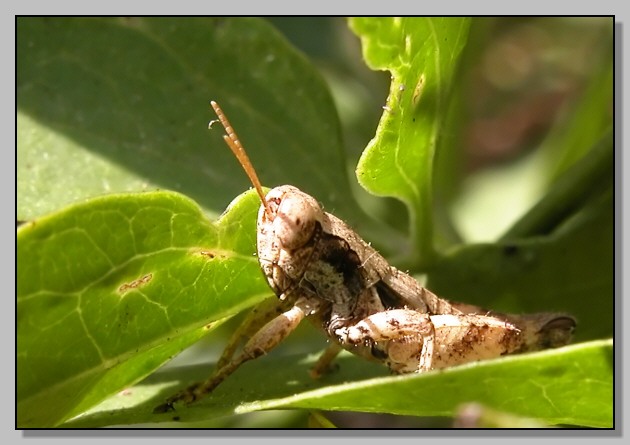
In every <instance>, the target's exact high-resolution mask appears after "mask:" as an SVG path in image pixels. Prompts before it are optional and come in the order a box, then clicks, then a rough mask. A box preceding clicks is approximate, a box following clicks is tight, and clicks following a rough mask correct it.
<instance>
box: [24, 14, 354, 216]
mask: <svg viewBox="0 0 630 445" xmlns="http://www.w3.org/2000/svg"><path fill="white" fill-rule="evenodd" d="M210 100H215V101H217V102H219V104H220V105H221V106H222V107H223V109H224V111H225V113H226V114H227V116H228V118H229V119H230V120H231V122H232V124H233V126H234V128H235V129H236V131H237V133H238V134H239V136H240V138H241V141H242V143H243V145H244V146H245V148H246V149H247V150H248V152H249V155H250V158H251V159H252V162H253V164H254V166H255V168H256V169H257V170H258V173H259V176H260V178H261V181H262V182H263V184H264V185H269V186H277V185H282V184H293V185H295V186H297V187H299V188H301V189H303V190H304V191H306V192H307V193H309V194H311V195H313V196H316V197H317V198H318V199H319V200H321V201H322V202H324V203H325V205H326V207H327V208H328V209H329V210H332V211H334V212H335V213H336V214H338V215H340V216H343V217H344V218H346V219H351V220H353V222H356V223H365V221H366V218H360V217H359V216H358V214H357V213H358V207H357V206H356V203H355V202H354V200H353V199H352V193H351V192H350V188H349V183H348V176H347V171H346V159H345V155H344V153H343V151H342V148H341V136H340V128H339V120H338V117H337V112H336V110H335V107H334V105H333V102H332V99H331V97H330V93H329V91H328V88H327V86H326V84H325V83H324V81H323V79H322V78H321V76H320V75H319V73H318V72H317V71H316V69H315V68H314V67H313V66H312V65H311V64H310V63H309V62H308V60H307V59H306V58H305V57H303V56H302V55H301V54H300V53H298V52H297V51H296V50H295V49H294V48H293V47H292V46H291V45H290V44H289V43H288V42H287V41H286V40H285V39H284V38H283V37H282V36H281V35H280V34H279V33H278V32H277V31H276V30H275V29H274V28H273V27H272V26H271V25H269V24H268V23H267V22H266V21H264V20H261V19H255V18H234V19H232V18H208V17H206V18H161V17H152V18H141V17H135V18H76V17H75V18H60V17H48V18H38V17H20V18H18V20H17V107H18V122H17V139H18V156H17V157H18V162H17V177H18V183H17V191H18V193H17V196H18V219H20V220H30V219H32V218H35V217H37V216H40V215H43V214H46V213H48V212H51V211H54V210H57V209H59V208H60V207H62V206H64V205H66V204H69V203H72V202H75V201H76V200H78V199H83V198H86V197H91V196H95V195H100V194H103V193H112V192H124V191H139V190H142V191H144V190H154V189H169V190H174V191H179V192H181V193H184V194H186V195H187V196H189V197H190V198H192V199H194V200H195V201H196V202H198V203H199V204H200V205H201V206H202V207H203V208H204V209H205V210H206V211H208V212H209V213H210V214H214V215H218V214H220V212H221V211H222V209H223V208H224V207H225V204H226V203H227V202H229V201H230V200H231V199H232V198H233V197H234V196H236V195H238V194H239V193H240V192H242V191H243V190H244V189H246V188H247V187H248V185H249V182H248V180H247V178H246V176H245V175H244V173H243V172H242V170H241V167H240V166H239V165H238V163H237V162H236V160H235V159H234V158H233V155H232V154H231V153H230V151H229V150H228V149H227V147H226V146H225V143H224V142H223V140H222V138H221V135H222V131H221V130H216V131H208V129H207V127H208V121H209V120H211V119H214V118H215V117H216V116H214V115H213V112H212V110H211V108H210ZM323 166H325V168H324V167H323Z"/></svg>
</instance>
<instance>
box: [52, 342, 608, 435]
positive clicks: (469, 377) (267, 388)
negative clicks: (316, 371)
mask: <svg viewBox="0 0 630 445" xmlns="http://www.w3.org/2000/svg"><path fill="white" fill-rule="evenodd" d="M612 352H613V343H612V340H603V341H596V342H590V343H584V344H580V345H575V346H569V347H564V348H560V349H556V350H549V351H543V352H539V353H534V354H523V355H515V356H508V357H503V358H500V359H496V360H489V361H484V362H479V363H473V364H469V365H464V366H458V367H454V368H449V369H445V370H442V371H434V372H430V373H426V374H408V375H404V376H394V377H392V376H388V377H374V376H375V375H377V372H378V371H377V370H378V369H381V368H380V367H378V366H376V365H374V366H372V365H370V364H366V362H364V361H362V360H361V359H358V358H356V357H352V356H351V355H349V354H344V355H342V356H341V357H340V359H339V361H340V367H339V370H338V371H337V372H335V373H333V374H331V375H328V376H325V377H324V380H323V381H322V382H321V383H319V384H318V383H315V382H313V381H312V380H310V379H309V378H308V374H307V371H308V368H309V366H311V365H312V364H313V360H314V357H311V358H310V359H309V360H299V358H296V357H293V356H289V357H271V356H270V357H265V358H264V359H261V360H257V361H256V362H255V363H249V364H247V365H244V366H243V368H241V369H239V370H238V371H237V372H236V373H234V374H233V375H232V376H231V378H230V379H228V380H226V382H225V383H224V384H223V385H222V386H220V387H219V388H217V389H216V390H215V391H214V392H213V394H212V395H211V396H209V397H208V398H207V399H203V400H202V401H200V402H198V403H196V404H195V405H192V406H190V407H188V408H182V409H180V410H178V411H176V412H172V413H169V414H164V415H155V414H152V413H151V408H152V406H154V405H155V404H156V402H158V401H159V400H161V398H163V397H164V395H163V394H162V392H163V389H164V387H165V386H166V385H165V382H166V381H169V380H170V379H171V377H170V376H168V375H167V374H166V372H164V373H163V372H159V373H157V374H155V375H153V376H151V377H150V378H149V379H147V380H146V381H145V382H143V384H141V385H138V386H136V387H134V388H132V389H131V390H130V393H132V394H133V393H138V396H137V397H136V398H135V399H133V397H132V398H129V397H126V396H125V395H117V396H116V397H115V398H113V399H112V400H110V401H108V404H107V405H105V404H104V405H103V406H101V407H97V408H96V409H95V410H94V411H93V412H92V413H91V414H87V415H85V416H83V417H81V418H78V419H76V420H73V421H71V422H69V423H66V424H64V427H82V428H85V427H95V426H107V425H116V424H121V425H122V424H127V423H140V422H147V423H148V422H159V421H162V422H163V421H172V420H177V421H182V422H188V421H194V420H199V419H203V418H214V417H217V416H224V415H228V414H244V413H248V412H253V411H258V410H270V409H288V408H299V409H309V410H315V409H316V410H328V411H362V412H373V413H391V414H398V415H412V416H453V415H454V414H456V412H457V411H458V409H459V407H460V406H461V404H463V403H469V402H475V401H477V402H481V403H483V404H484V405H486V406H488V407H491V408H493V409H496V410H501V411H506V412H510V413H512V414H515V415H519V416H526V417H531V418H536V419H538V420H540V421H544V422H546V423H549V424H570V425H585V426H592V427H610V426H611V425H612V406H613V404H612V398H613V379H612V365H613V356H612ZM246 367H249V368H253V369H249V370H247V369H246ZM204 372H207V369H202V368H201V367H189V368H186V370H185V373H184V372H183V371H180V372H179V373H178V375H179V376H181V375H186V377H187V378H190V379H191V381H194V380H195V379H199V378H203V377H204V374H203V373H204ZM253 372H255V373H256V376H257V377H256V378H255V379H252V378H251V377H249V378H248V377H247V376H251V373H253ZM348 381H352V383H347V382H348ZM167 391H172V388H169V389H168V390H167ZM158 403H159V402H158Z"/></svg>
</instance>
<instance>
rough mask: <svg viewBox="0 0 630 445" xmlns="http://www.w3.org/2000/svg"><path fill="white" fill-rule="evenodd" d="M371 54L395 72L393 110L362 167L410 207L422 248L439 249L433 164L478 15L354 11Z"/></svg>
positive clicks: (426, 251) (424, 254) (366, 177)
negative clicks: (390, 15)
mask: <svg viewBox="0 0 630 445" xmlns="http://www.w3.org/2000/svg"><path fill="white" fill-rule="evenodd" d="M350 26H351V28H352V29H353V31H354V32H355V33H357V34H358V35H359V36H360V37H361V41H362V43H363V55H364V58H365V60H366V62H367V63H368V65H369V66H370V67H371V68H372V69H379V70H389V71H390V72H391V73H392V82H391V86H390V93H389V97H388V98H387V104H386V106H385V107H384V108H385V112H384V113H383V116H382V118H381V121H380V123H379V125H378V128H377V130H376V135H375V137H374V139H372V141H371V142H370V143H369V145H368V146H367V147H366V150H365V151H364V152H363V155H362V157H361V159H360V161H359V165H358V166H357V178H358V179H359V182H360V183H361V185H362V186H363V187H365V188H366V189H367V190H368V191H370V192H371V193H374V194H376V195H381V196H392V197H396V198H398V199H400V200H402V201H403V202H405V204H406V205H407V206H408V208H409V211H410V215H411V231H412V235H414V236H415V237H416V241H415V245H414V247H415V249H416V252H415V254H416V255H417V257H418V258H420V260H422V261H424V262H430V260H431V257H432V254H433V241H434V240H433V218H434V212H433V196H432V194H433V187H432V184H433V167H434V157H435V154H436V150H437V149H438V144H439V140H440V134H441V131H442V130H443V128H442V125H443V123H444V120H445V115H446V112H447V109H448V105H449V92H450V90H451V87H452V85H451V84H452V80H453V78H454V74H455V71H456V68H457V61H458V58H459V55H460V53H461V51H462V49H463V48H464V46H465V44H466V41H467V37H468V29H469V26H470V19H467V18H455V17H448V18H443V17H441V18H440V17H430V18H426V17H425V18H384V17H379V18H354V19H351V20H350Z"/></svg>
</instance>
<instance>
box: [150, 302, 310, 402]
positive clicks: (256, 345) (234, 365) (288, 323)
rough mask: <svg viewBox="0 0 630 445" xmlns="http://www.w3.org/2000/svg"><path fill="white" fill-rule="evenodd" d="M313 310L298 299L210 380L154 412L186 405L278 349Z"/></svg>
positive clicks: (171, 399)
mask: <svg viewBox="0 0 630 445" xmlns="http://www.w3.org/2000/svg"><path fill="white" fill-rule="evenodd" d="M310 310H311V308H310V307H309V305H308V304H307V303H306V301H305V300H302V299H300V300H298V301H297V302H296V303H295V305H294V306H293V307H292V308H291V309H289V310H288V311H286V312H284V313H282V314H280V315H278V316H277V317H276V318H274V319H273V320H271V321H269V322H268V323H267V324H265V325H264V326H263V327H262V328H261V329H260V330H259V331H258V332H256V333H255V334H254V335H253V336H252V337H251V338H250V340H249V341H248V342H247V343H246V344H245V346H244V347H243V349H242V351H241V352H240V354H238V355H237V356H236V357H234V358H232V359H231V360H229V361H228V362H227V363H226V364H224V365H223V366H222V367H220V368H219V369H217V371H216V372H215V373H214V374H213V375H212V376H211V377H210V378H209V379H207V380H205V381H203V382H200V383H195V384H193V385H191V386H189V387H188V388H186V389H184V390H182V391H180V392H179V393H177V394H175V395H174V396H172V397H170V398H168V399H167V400H166V402H165V403H163V404H162V405H159V406H157V407H156V408H155V409H154V410H153V412H154V413H164V412H168V411H172V410H173V409H174V405H175V404H177V403H183V404H186V405H187V404H190V403H192V402H194V401H195V400H198V399H200V398H202V397H203V396H205V395H207V394H209V393H210V392H212V391H213V390H214V389H215V388H216V387H217V386H219V384H220V383H221V382H223V380H225V379H226V378H227V377H228V376H229V375H230V374H232V373H233V372H234V371H236V369H238V367H239V366H241V365H242V364H243V363H245V362H247V361H249V360H253V359H255V358H258V357H260V356H261V355H264V354H266V353H267V352H269V351H271V350H272V349H273V348H275V347H276V346H277V345H278V344H279V343H280V342H281V341H282V340H284V339H285V338H286V337H287V336H288V335H289V334H290V333H291V332H293V330H294V329H295V328H296V327H297V326H298V325H299V324H300V322H301V321H302V320H303V319H304V317H305V316H306V315H307V314H308V313H309V312H310Z"/></svg>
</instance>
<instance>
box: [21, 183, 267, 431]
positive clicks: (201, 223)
mask: <svg viewBox="0 0 630 445" xmlns="http://www.w3.org/2000/svg"><path fill="white" fill-rule="evenodd" d="M258 203H259V199H258V197H257V195H256V194H255V193H252V192H248V193H246V194H244V195H243V196H241V197H239V198H237V199H236V200H235V201H234V202H233V203H232V205H231V206H230V207H229V208H228V210H227V211H226V213H225V214H224V215H223V216H222V217H221V219H220V220H219V221H218V222H217V223H211V222H209V221H207V220H206V218H205V217H204V215H203V214H202V212H201V210H200V209H199V207H198V206H197V205H196V204H195V203H194V202H192V201H191V200H189V199H187V198H185V197H184V196H182V195H179V194H176V193H172V192H155V193H147V194H128V195H112V196H108V197H104V198H99V199H94V200H92V201H90V202H89V203H86V204H80V205H75V206H71V207H68V208H66V209H65V210H63V211H61V212H59V213H55V214H53V215H50V216H47V217H44V218H41V219H37V220H35V221H32V222H30V223H27V224H25V225H24V226H22V227H20V229H19V230H18V234H17V246H18V247H17V270H18V277H17V367H18V375H19V379H18V388H17V401H18V420H17V423H18V426H20V427H49V426H53V425H56V424H58V423H59V422H61V421H63V420H65V419H68V418H69V417H72V416H73V415H76V414H79V413H81V412H83V411H84V410H85V409H87V408H89V407H91V406H93V405H95V404H96V403H98V402H100V401H101V400H103V399H104V398H105V397H107V396H110V395H111V394H113V393H115V392H117V391H119V390H121V389H122V388H124V387H126V386H128V385H131V384H133V383H134V382H137V381H138V380H140V379H141V378H143V377H145V376H146V375H148V374H149V373H151V372H152V371H154V370H155V369H156V368H157V367H159V366H160V365H162V364H163V363H164V362H165V361H167V360H168V359H170V358H172V357H173V356H174V355H176V354H177V353H179V352H181V351H182V350H183V349H184V348H186V347H187V346H189V345H190V344H191V343H193V342H195V341H196V340H198V339H199V338H201V337H202V336H203V335H204V334H205V333H206V332H207V331H208V330H209V329H210V328H211V327H212V326H209V324H210V323H212V322H215V321H217V320H220V319H222V318H224V317H227V316H230V315H232V314H234V313H236V312H238V311H240V310H242V309H243V308H245V307H247V306H250V305H252V304H254V303H256V302H257V301H260V300H261V299H262V298H264V297H265V296H268V295H269V293H270V290H269V288H268V286H267V284H266V282H265V280H264V277H263V276H262V274H261V273H260V268H259V265H258V262H257V260H256V258H255V256H254V252H255V239H254V237H253V235H254V233H255V221H256V216H255V215H256V210H257V208H258ZM51 407H54V409H51Z"/></svg>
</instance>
